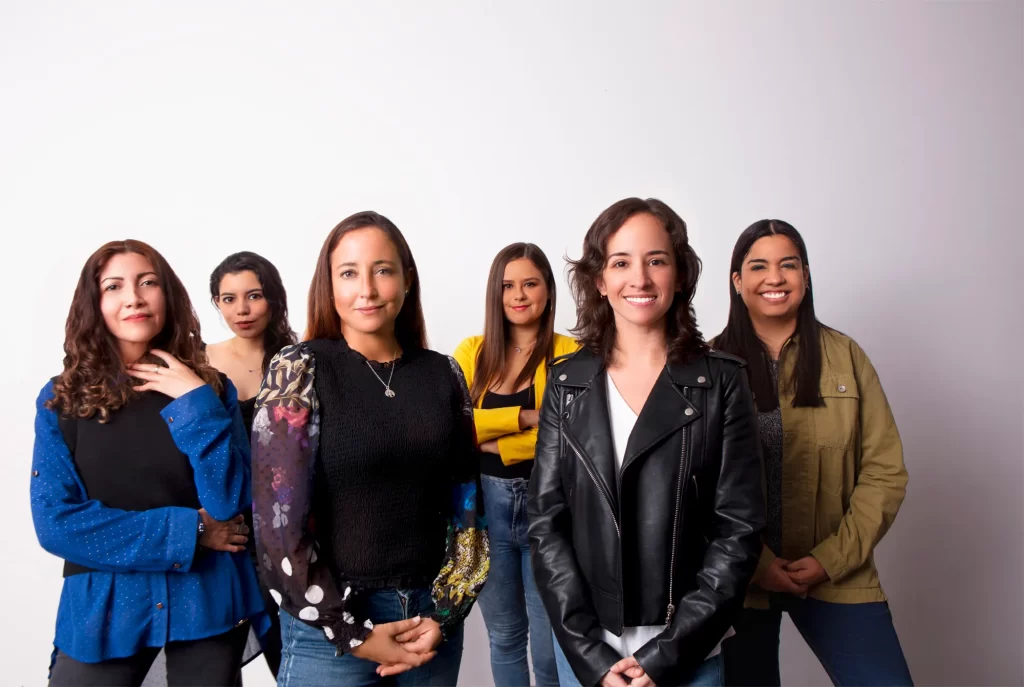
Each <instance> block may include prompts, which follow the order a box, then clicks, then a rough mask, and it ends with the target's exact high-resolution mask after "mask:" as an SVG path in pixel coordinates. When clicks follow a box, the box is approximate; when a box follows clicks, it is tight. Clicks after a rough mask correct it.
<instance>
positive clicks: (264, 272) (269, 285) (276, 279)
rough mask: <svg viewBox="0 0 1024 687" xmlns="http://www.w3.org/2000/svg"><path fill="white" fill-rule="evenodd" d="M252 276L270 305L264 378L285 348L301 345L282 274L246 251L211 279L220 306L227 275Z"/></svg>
mask: <svg viewBox="0 0 1024 687" xmlns="http://www.w3.org/2000/svg"><path fill="white" fill-rule="evenodd" d="M239 272H252V273H253V274H255V275H256V279H258V280H259V282H260V286H261V287H262V288H263V297H264V298H266V299H267V303H268V304H269V305H270V321H269V322H268V323H267V328H266V329H264V330H263V374H266V373H267V370H269V369H270V361H271V359H272V358H273V357H274V356H275V355H277V353H278V351H280V350H281V349H282V348H284V347H285V346H290V345H292V344H294V343H296V342H297V337H296V336H295V332H293V331H292V327H291V325H290V324H288V294H287V293H286V292H285V290H284V282H282V281H281V274H280V273H279V272H278V271H277V268H276V267H274V265H273V263H272V262H270V261H269V260H267V259H266V258H264V257H263V256H261V255H257V254H256V253H250V252H249V251H242V252H240V253H234V254H232V255H229V256H228V257H226V258H224V261H223V262H221V263H220V264H219V265H217V267H216V269H214V270H213V273H212V274H211V275H210V298H211V299H212V300H213V304H214V305H216V304H217V301H218V299H219V298H220V282H221V280H222V279H224V277H225V275H228V274H238V273H239Z"/></svg>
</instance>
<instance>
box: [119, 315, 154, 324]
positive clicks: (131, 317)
mask: <svg viewBox="0 0 1024 687" xmlns="http://www.w3.org/2000/svg"><path fill="white" fill-rule="evenodd" d="M150 317H152V315H147V314H146V313H139V314H138V315H129V316H128V317H126V318H124V321H125V322H142V321H143V320H148V319H149V318H150Z"/></svg>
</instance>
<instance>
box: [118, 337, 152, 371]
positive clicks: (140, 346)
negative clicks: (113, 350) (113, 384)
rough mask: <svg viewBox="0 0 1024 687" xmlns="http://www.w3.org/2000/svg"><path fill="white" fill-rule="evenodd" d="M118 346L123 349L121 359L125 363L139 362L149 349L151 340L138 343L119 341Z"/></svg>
mask: <svg viewBox="0 0 1024 687" xmlns="http://www.w3.org/2000/svg"><path fill="white" fill-rule="evenodd" d="M117 345H118V348H120V350H121V361H122V362H123V363H124V364H125V365H131V364H132V363H137V362H139V360H141V359H142V356H144V355H146V352H147V351H149V342H148V341H146V342H145V343H137V342H135V341H118V342H117Z"/></svg>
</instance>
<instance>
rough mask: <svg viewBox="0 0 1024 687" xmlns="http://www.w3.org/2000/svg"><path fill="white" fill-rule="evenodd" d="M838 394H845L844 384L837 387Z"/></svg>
mask: <svg viewBox="0 0 1024 687" xmlns="http://www.w3.org/2000/svg"><path fill="white" fill-rule="evenodd" d="M839 393H841V394H843V393H846V385H845V384H840V385H839Z"/></svg>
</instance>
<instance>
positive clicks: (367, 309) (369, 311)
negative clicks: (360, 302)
mask: <svg viewBox="0 0 1024 687" xmlns="http://www.w3.org/2000/svg"><path fill="white" fill-rule="evenodd" d="M383 307H384V306H383V305H371V306H368V307H365V308H356V312H361V313H363V314H364V315H372V314H373V313H375V312H377V311H378V310H380V309H382V308H383Z"/></svg>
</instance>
